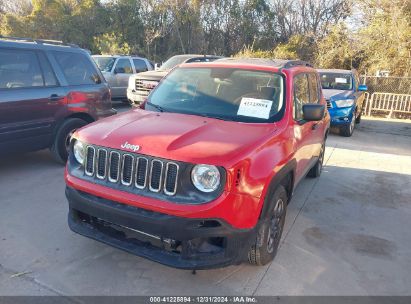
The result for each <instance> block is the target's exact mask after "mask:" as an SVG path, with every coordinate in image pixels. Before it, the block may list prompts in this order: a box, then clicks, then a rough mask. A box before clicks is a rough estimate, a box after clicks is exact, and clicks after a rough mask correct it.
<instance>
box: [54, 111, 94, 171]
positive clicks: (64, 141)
mask: <svg viewBox="0 0 411 304" xmlns="http://www.w3.org/2000/svg"><path fill="white" fill-rule="evenodd" d="M85 125H87V121H85V120H82V119H80V118H69V119H67V120H65V121H64V122H63V123H62V124H61V126H60V127H59V128H58V130H57V132H56V135H55V136H54V140H53V145H52V146H51V148H50V150H51V153H52V155H53V157H54V159H55V160H56V161H57V162H59V163H61V164H65V163H66V161H67V157H68V151H69V147H70V140H71V136H72V135H73V133H74V132H75V131H76V130H77V129H79V128H81V127H83V126H85Z"/></svg>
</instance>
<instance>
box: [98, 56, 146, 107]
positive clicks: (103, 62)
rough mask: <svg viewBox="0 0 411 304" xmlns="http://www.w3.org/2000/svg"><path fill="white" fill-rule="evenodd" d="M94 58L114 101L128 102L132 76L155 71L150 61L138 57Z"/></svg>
mask: <svg viewBox="0 0 411 304" xmlns="http://www.w3.org/2000/svg"><path fill="white" fill-rule="evenodd" d="M92 58H93V59H94V61H95V62H96V64H97V66H98V67H99V69H100V70H101V72H102V73H103V75H104V78H105V79H106V80H107V82H108V84H109V86H110V88H111V96H112V98H113V99H122V100H127V85H128V78H129V77H130V75H132V74H135V73H141V72H146V71H150V70H153V69H154V65H153V64H152V63H151V62H150V61H149V60H147V59H146V58H142V57H137V56H123V55H93V56H92Z"/></svg>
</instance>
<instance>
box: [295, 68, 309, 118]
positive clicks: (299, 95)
mask: <svg viewBox="0 0 411 304" xmlns="http://www.w3.org/2000/svg"><path fill="white" fill-rule="evenodd" d="M306 103H310V88H309V85H308V76H307V74H299V75H297V76H295V78H294V112H293V117H294V119H295V120H297V121H298V120H302V119H303V105H304V104H306Z"/></svg>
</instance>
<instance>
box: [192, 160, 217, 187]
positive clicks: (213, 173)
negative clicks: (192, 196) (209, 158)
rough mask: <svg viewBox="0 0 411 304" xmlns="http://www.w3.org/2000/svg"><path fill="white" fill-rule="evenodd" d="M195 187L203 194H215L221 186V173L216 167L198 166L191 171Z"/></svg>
mask: <svg viewBox="0 0 411 304" xmlns="http://www.w3.org/2000/svg"><path fill="white" fill-rule="evenodd" d="M191 180H192V181H193V184H194V186H195V187H196V188H197V189H198V190H200V191H202V192H213V191H215V190H216V189H217V188H218V186H219V185H220V171H218V169H217V167H216V166H210V165H196V166H195V167H194V168H193V170H192V171H191Z"/></svg>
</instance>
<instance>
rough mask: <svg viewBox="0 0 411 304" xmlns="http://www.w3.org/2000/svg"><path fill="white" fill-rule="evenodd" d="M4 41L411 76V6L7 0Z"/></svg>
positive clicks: (408, 2)
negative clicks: (249, 59)
mask: <svg viewBox="0 0 411 304" xmlns="http://www.w3.org/2000/svg"><path fill="white" fill-rule="evenodd" d="M0 34H1V35H5V36H19V37H32V38H43V39H55V40H63V41H65V42H71V43H76V44H78V45H80V46H81V47H84V48H87V49H89V50H90V51H91V52H92V53H107V54H114V53H124V54H137V55H140V56H144V57H147V58H149V59H151V60H153V61H156V62H160V61H162V60H165V59H167V58H168V57H169V56H171V55H174V54H181V53H201V54H203V53H204V54H215V55H223V56H254V57H255V56H257V57H276V58H283V59H295V58H299V59H303V60H308V61H310V62H312V63H314V64H315V65H317V66H321V67H325V68H331V67H332V68H352V67H355V68H359V69H360V70H362V71H363V72H365V71H367V72H369V73H374V72H375V71H377V70H389V71H390V72H391V74H393V75H400V76H404V75H409V76H411V75H410V74H411V63H410V62H411V0H365V1H364V0H363V1H360V0H32V1H29V0H0Z"/></svg>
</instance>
